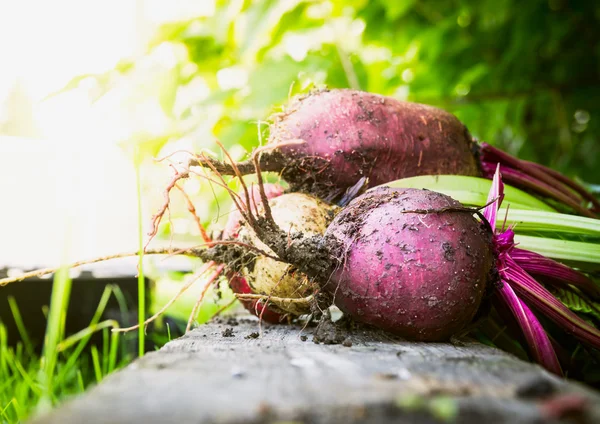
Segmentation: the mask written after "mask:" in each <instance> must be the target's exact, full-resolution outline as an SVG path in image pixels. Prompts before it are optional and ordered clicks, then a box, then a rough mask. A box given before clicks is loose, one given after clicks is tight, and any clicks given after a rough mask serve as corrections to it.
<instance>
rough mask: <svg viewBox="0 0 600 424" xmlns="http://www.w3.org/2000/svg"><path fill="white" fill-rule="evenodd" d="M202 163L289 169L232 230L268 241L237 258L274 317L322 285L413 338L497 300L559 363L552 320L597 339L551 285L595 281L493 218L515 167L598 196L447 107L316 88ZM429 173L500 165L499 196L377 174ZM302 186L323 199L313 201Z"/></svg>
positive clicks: (551, 190)
mask: <svg viewBox="0 0 600 424" xmlns="http://www.w3.org/2000/svg"><path fill="white" fill-rule="evenodd" d="M191 165H202V166H206V167H210V168H211V169H212V170H213V171H214V172H216V173H217V174H219V175H222V174H230V175H235V176H238V177H242V176H243V175H244V174H250V173H253V172H256V173H258V174H259V175H260V172H262V171H271V172H278V173H280V175H281V176H282V177H283V178H284V179H285V180H286V182H287V183H288V184H289V187H290V188H289V189H288V193H289V194H283V195H281V194H280V193H277V195H276V196H270V195H269V194H268V193H265V194H264V195H260V196H259V195H257V193H256V192H254V191H253V193H254V194H253V199H252V203H251V204H250V206H249V207H248V204H249V203H246V204H243V203H244V202H237V204H236V208H237V210H238V211H240V214H239V215H237V216H236V217H235V218H234V220H237V221H238V225H239V226H240V227H239V232H238V233H236V234H235V235H234V236H235V237H236V239H237V240H240V241H241V242H243V243H244V244H246V245H249V246H250V245H251V246H254V247H258V249H259V251H256V250H255V252H254V253H255V254H254V259H252V260H247V261H246V262H244V263H243V264H241V265H240V264H237V265H236V266H235V267H233V268H235V272H236V273H237V277H235V278H233V279H232V280H231V281H232V284H231V286H232V288H233V289H234V291H236V292H237V293H239V297H240V298H241V299H243V301H244V304H245V306H246V307H247V308H248V309H249V310H251V311H252V312H254V313H256V314H258V315H262V317H263V318H265V317H267V316H268V317H269V318H268V320H270V321H278V320H279V321H280V320H281V317H282V316H285V315H287V316H288V317H294V316H298V315H300V314H303V313H308V312H309V311H310V310H311V307H310V303H311V302H314V301H315V298H316V296H320V297H321V298H323V297H324V296H325V297H327V298H328V299H330V301H331V302H333V303H335V304H336V305H337V306H338V307H339V308H340V309H341V310H342V311H343V312H344V313H345V314H347V315H350V316H352V317H353V318H354V319H355V320H356V321H361V322H364V323H367V324H371V325H374V326H377V327H379V328H382V329H385V330H387V331H390V332H393V333H396V334H399V335H401V336H404V337H406V338H407V339H412V340H424V341H429V340H446V339H448V338H450V337H451V336H452V335H454V334H457V333H459V332H460V331H463V330H464V329H465V328H466V327H467V326H468V325H469V324H470V323H471V321H472V320H473V318H474V317H475V316H476V315H478V312H479V314H481V313H482V311H483V309H481V308H482V305H485V304H488V303H492V304H493V305H494V309H495V310H497V313H498V314H500V315H502V316H503V317H504V318H505V319H506V320H507V325H510V326H512V327H513V329H515V332H514V334H517V336H516V337H517V338H520V339H521V340H522V341H523V343H524V344H525V345H526V346H527V349H528V351H529V352H530V355H531V357H532V358H533V359H535V360H536V361H538V362H539V363H541V364H543V365H544V366H545V367H547V368H548V369H550V370H552V371H553V372H556V373H559V374H560V373H561V372H562V371H561V370H562V367H561V364H560V361H559V359H558V356H557V354H556V352H555V349H554V346H553V343H554V345H556V342H553V339H552V336H551V335H549V334H548V333H547V331H546V328H545V326H544V325H545V324H543V323H545V322H546V321H549V322H553V323H554V324H553V325H554V326H556V327H558V328H559V329H561V331H563V332H565V333H568V334H570V335H572V336H573V337H575V338H577V339H578V340H580V341H581V342H582V343H584V344H585V345H586V346H589V347H591V348H593V349H595V348H599V347H600V333H599V332H598V330H597V329H596V328H595V326H594V325H592V324H590V323H589V322H587V321H585V320H583V319H581V318H580V317H579V316H578V315H577V314H576V313H574V312H572V311H571V310H569V308H567V307H566V306H565V305H564V304H563V303H561V301H560V300H559V299H558V298H557V297H556V296H555V295H554V294H553V292H552V291H550V290H549V289H548V288H560V289H562V290H566V291H572V292H573V293H575V294H576V295H577V296H582V298H585V299H597V298H598V297H599V294H600V290H599V289H598V287H597V285H596V283H595V282H594V281H593V280H592V279H591V278H590V277H589V276H587V275H585V274H583V273H581V272H579V271H576V270H574V269H573V268H570V267H569V266H567V265H565V264H561V263H559V262H556V261H554V260H552V259H550V258H547V257H545V256H543V255H540V254H537V253H535V252H533V251H529V250H525V249H520V248H519V247H517V244H516V243H515V242H514V228H512V227H510V228H501V229H498V228H497V227H496V220H497V214H498V209H499V207H500V205H501V202H502V199H503V197H504V194H503V187H504V186H503V183H502V178H501V176H502V177H504V176H505V175H506V176H507V177H504V178H505V179H506V180H508V181H510V183H511V184H512V185H516V186H519V187H521V188H523V189H525V190H527V191H529V192H530V193H532V194H533V195H534V196H536V197H538V198H540V199H550V200H551V202H552V204H553V205H555V204H557V202H560V203H562V205H563V206H564V207H565V208H566V209H568V210H570V211H571V212H572V213H577V214H581V215H585V216H588V217H593V216H595V214H596V212H597V210H598V202H597V201H596V200H595V199H594V198H593V196H591V195H590V194H589V193H588V192H586V191H585V190H584V189H583V188H582V187H580V186H579V185H578V184H576V183H574V182H572V181H571V180H569V179H568V178H566V177H564V176H562V175H560V174H558V173H556V172H555V171H552V170H550V169H547V168H545V167H542V166H540V165H536V164H531V163H528V162H524V161H521V160H519V159H516V158H514V157H512V156H510V155H507V154H506V153H503V152H501V151H499V150H497V149H495V148H493V147H491V146H489V145H487V144H485V143H482V144H478V143H476V142H475V141H474V140H473V139H472V138H471V136H470V134H469V132H468V131H467V129H466V128H465V127H464V125H462V123H460V121H458V120H457V119H456V118H455V117H454V116H452V115H450V114H448V113H447V112H444V111H441V110H439V109H436V108H432V107H429V106H424V105H417V104H412V103H407V102H400V101H397V100H395V99H390V98H386V97H382V96H378V95H374V94H370V93H362V92H356V91H350V90H334V91H318V92H316V93H312V94H310V95H308V96H306V97H303V98H300V99H298V100H295V101H294V102H292V104H291V106H290V107H289V108H288V109H287V110H286V111H285V112H284V113H283V114H279V115H277V116H276V117H275V118H274V122H273V124H272V126H271V128H270V139H269V144H268V145H267V146H266V147H264V148H261V149H259V150H257V152H255V154H254V155H253V157H252V159H251V160H248V161H247V162H241V163H231V162H220V161H217V160H215V159H213V158H209V157H206V156H201V157H200V156H199V157H197V158H195V159H194V160H193V161H192V163H191ZM492 166H494V169H495V171H494V172H492V171H491V169H492ZM428 174H436V175H437V174H462V175H470V176H484V177H489V178H494V182H493V186H492V188H493V189H492V191H491V192H490V197H489V199H488V205H487V206H486V207H485V208H484V209H483V212H481V211H479V210H476V209H473V208H468V207H465V206H463V205H461V204H460V203H459V202H457V201H455V200H453V199H452V198H450V197H448V196H446V195H443V194H441V193H436V192H432V191H429V190H419V189H413V188H399V187H395V188H391V187H377V186H378V185H380V184H384V183H387V182H389V181H392V180H396V179H399V178H403V177H407V176H414V175H428ZM370 187H375V188H373V189H371V190H368V191H367V192H366V193H364V194H360V193H361V192H364V191H365V190H366V189H368V188H370ZM257 189H258V190H259V193H260V185H259V186H258V187H257ZM253 190H255V188H253ZM298 192H302V193H304V194H302V196H303V199H314V200H309V201H308V203H310V204H311V206H310V207H307V206H306V205H304V204H303V201H302V202H301V201H299V198H298V197H297V196H298V195H297V194H295V193H298ZM294 196H296V197H294ZM302 196H301V197H302ZM256 198H260V199H259V200H258V201H256ZM267 198H270V199H269V200H268V201H265V200H266V199H267ZM318 199H321V200H318ZM352 199H353V200H352ZM332 202H334V203H335V202H337V203H338V204H340V205H342V206H343V207H342V208H336V207H335V206H334V205H332V204H331V203H332ZM294 209H296V210H294ZM300 210H302V211H301V212H299V211H300ZM280 214H283V215H286V216H287V217H282V215H280ZM315 221H319V222H320V223H319V225H315ZM226 234H227V232H226ZM239 248H240V246H236V249H239ZM209 250H210V249H209ZM261 253H264V254H265V255H266V256H265V255H261ZM196 254H197V255H198V256H210V257H213V258H214V257H217V258H218V257H219V255H220V254H221V253H217V252H212V253H208V251H204V252H202V253H200V252H196ZM211 255H212V256H211ZM215 255H216V256H215ZM240 281H243V282H244V284H240ZM548 284H550V285H551V287H550V286H548ZM294 285H296V286H294ZM547 287H548V288H547ZM267 313H268V314H269V315H265V314H267ZM509 321H510V322H509Z"/></svg>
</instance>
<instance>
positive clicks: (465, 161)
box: [208, 90, 600, 217]
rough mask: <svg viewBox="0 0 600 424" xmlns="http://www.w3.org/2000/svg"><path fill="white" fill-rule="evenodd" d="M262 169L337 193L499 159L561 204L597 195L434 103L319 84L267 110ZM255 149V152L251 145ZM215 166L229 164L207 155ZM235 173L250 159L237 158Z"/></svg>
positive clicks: (588, 211)
mask: <svg viewBox="0 0 600 424" xmlns="http://www.w3.org/2000/svg"><path fill="white" fill-rule="evenodd" d="M271 120H272V125H271V126H270V128H269V130H270V135H269V143H268V144H267V145H266V146H263V147H262V148H260V149H259V150H257V152H260V155H259V163H260V168H261V169H262V170H263V171H273V172H279V173H281V175H282V176H283V177H284V178H285V180H286V181H287V182H288V183H289V184H290V188H291V190H292V191H302V192H306V193H311V194H314V195H316V196H318V197H320V198H323V199H325V200H327V201H334V200H337V199H339V196H341V195H342V194H343V193H344V191H346V190H347V189H348V188H350V187H352V186H354V185H355V184H356V183H357V182H358V181H359V180H360V179H361V178H366V179H367V185H368V187H374V186H377V185H381V184H385V183H387V182H390V181H394V180H398V179H401V178H407V177H413V176H418V175H441V174H455V175H467V176H483V177H485V178H492V176H493V173H494V171H495V169H496V165H497V164H498V163H500V164H501V171H502V172H503V174H504V175H505V178H506V181H507V182H510V184H512V185H514V186H516V187H519V188H522V189H524V190H526V191H528V192H530V193H533V194H536V195H538V196H541V197H543V198H548V199H553V200H555V201H556V202H558V204H560V205H564V206H566V208H567V211H573V212H575V213H578V214H580V215H584V216H590V217H596V213H597V212H598V211H600V202H599V201H598V200H597V199H595V197H594V196H592V195H591V194H590V193H589V192H588V191H587V190H586V189H585V188H584V187H581V186H580V185H579V184H577V183H575V182H574V181H572V180H570V179H569V178H567V177H565V176H563V175H561V174H559V173H558V172H556V171H553V170H551V169H549V168H546V167H543V166H541V165H538V164H534V163H531V162H527V161H523V160H520V159H517V158H515V157H513V156H511V155H508V154H506V153H504V152H502V151H500V150H499V149H496V148H494V147H492V146H490V145H488V144H486V143H481V144H479V143H477V142H476V141H475V140H474V139H473V138H472V137H471V135H470V133H469V131H468V130H467V128H466V127H465V125H463V123H461V122H460V121H459V120H458V119H457V118H456V117H455V116H454V115H452V114H450V113H448V112H446V111H444V110H442V109H438V108H436V107H432V106H427V105H423V104H418V103H411V102H404V101H400V100H397V99H394V98H391V97H384V96H381V95H377V94H372V93H366V92H362V91H355V90H318V91H313V92H312V93H310V94H308V95H306V96H302V97H299V98H296V99H295V100H293V101H292V102H291V103H290V104H289V105H288V106H287V107H286V109H285V111H284V112H283V113H278V114H275V115H273V116H272V117H271ZM257 152H255V153H257ZM208 161H210V162H212V163H211V165H212V166H214V168H215V169H216V170H217V171H218V172H220V173H222V174H229V175H233V174H234V171H233V168H232V167H231V166H230V165H229V164H225V163H222V162H219V161H216V160H212V159H208ZM237 167H238V169H239V171H240V172H241V173H242V174H248V173H252V172H254V170H255V164H254V161H253V160H250V161H245V162H242V163H239V164H237Z"/></svg>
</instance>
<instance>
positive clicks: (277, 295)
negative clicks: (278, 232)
mask: <svg viewBox="0 0 600 424" xmlns="http://www.w3.org/2000/svg"><path fill="white" fill-rule="evenodd" d="M269 206H270V208H271V212H272V215H273V219H274V221H275V224H276V225H277V226H278V227H279V228H281V229H282V230H283V231H285V232H286V233H287V234H289V235H290V238H289V240H287V243H289V244H291V243H293V242H294V240H293V239H292V238H291V234H294V235H296V236H297V235H298V234H302V236H303V237H310V236H315V235H322V234H323V233H324V232H325V230H326V229H327V226H328V225H329V223H330V222H331V220H332V219H333V216H334V213H335V211H336V209H337V208H336V207H335V206H330V205H328V204H326V203H325V202H323V201H321V200H319V199H318V198H316V197H313V196H310V195H307V194H303V193H288V194H283V195H281V196H278V197H276V198H273V199H271V200H269ZM239 239H240V240H241V241H244V242H246V243H248V244H251V245H253V246H256V247H258V248H259V249H261V250H264V251H266V252H267V253H273V252H272V251H271V249H269V247H267V246H266V245H265V244H264V243H263V242H262V241H261V240H260V238H259V237H257V235H256V233H255V232H254V231H253V230H252V229H251V228H250V227H249V226H248V225H242V227H241V229H240V230H239ZM252 265H253V266H252V267H251V269H248V268H246V269H245V270H244V271H243V274H242V275H243V276H244V278H245V279H246V280H247V281H248V284H249V285H250V287H251V288H252V291H253V292H255V293H257V294H263V295H265V296H268V297H270V298H271V299H270V303H271V304H273V305H275V307H276V308H277V309H278V310H281V311H283V312H285V313H291V314H293V315H302V314H305V313H308V312H309V311H310V302H309V301H306V300H305V299H307V298H309V297H310V296H311V295H312V294H313V292H314V291H315V289H316V288H317V286H316V285H315V283H314V281H313V280H312V279H310V278H308V277H307V276H306V275H305V274H304V273H302V272H300V271H298V270H297V269H296V267H295V266H293V265H291V264H288V263H285V262H281V261H276V260H275V259H272V258H268V257H266V256H257V258H256V260H255V261H254V263H253V264H252Z"/></svg>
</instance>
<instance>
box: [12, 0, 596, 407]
mask: <svg viewBox="0 0 600 424" xmlns="http://www.w3.org/2000/svg"><path fill="white" fill-rule="evenodd" d="M599 28H600V4H599V3H598V2H593V1H589V0H571V1H567V0H528V1H525V2H523V1H517V0H478V1H475V0H437V1H427V2H426V1H422V0H402V1H389V0H370V1H368V0H348V1H341V0H257V1H250V0H233V1H217V0H177V1H169V2H166V1H160V0H104V1H92V0H88V1H81V0H79V1H77V0H53V1H50V2H44V1H37V0H21V1H18V2H16V1H15V2H11V1H8V0H0V53H1V55H0V57H1V60H0V194H1V195H2V201H1V204H2V206H3V207H2V208H0V240H1V241H0V268H2V267H7V268H11V267H13V268H14V267H21V268H26V267H35V266H44V265H56V264H58V263H60V262H61V261H62V262H65V261H69V260H75V259H82V258H89V257H93V256H97V255H104V254H110V253H115V252H121V251H127V250H135V249H136V248H137V246H138V236H139V228H138V224H139V219H138V203H137V202H138V189H137V188H136V165H137V166H138V169H139V173H140V180H141V189H140V192H141V199H142V205H141V209H142V211H141V212H142V222H143V226H144V232H146V231H147V230H148V228H147V227H148V224H149V222H150V216H151V215H152V213H154V212H156V210H157V209H158V207H159V206H160V204H161V203H162V201H163V197H162V196H163V194H162V190H163V189H164V187H165V185H166V184H167V182H168V180H169V178H170V176H171V175H172V172H173V171H172V169H171V168H170V167H169V166H168V164H167V163H166V162H161V163H158V162H156V161H155V160H154V158H156V157H164V156H166V155H169V154H171V153H174V152H180V153H178V154H177V155H176V157H181V158H185V154H184V153H182V151H194V152H199V151H201V150H209V151H213V152H216V153H217V154H220V152H219V149H218V147H217V145H216V144H215V141H216V140H220V141H221V142H222V143H223V144H224V145H225V146H226V147H227V148H228V150H229V151H230V152H231V153H232V155H233V156H234V157H235V158H238V159H241V158H243V157H245V155H246V154H247V153H248V152H249V151H250V150H251V149H252V148H253V147H255V146H257V145H259V144H260V143H261V142H262V140H264V139H266V137H267V136H268V133H267V130H268V128H267V125H266V124H265V122H266V121H267V120H268V117H269V115H270V114H272V113H276V112H278V111H281V107H282V105H284V104H285V103H286V102H287V100H288V99H289V97H290V96H293V95H295V94H299V93H304V92H306V91H308V90H310V89H311V88H315V87H322V86H328V87H351V88H355V89H361V90H366V91H371V92H375V93H380V94H384V95H389V96H394V97H397V98H399V99H405V100H411V101H416V102H421V103H428V104H432V105H436V106H439V107H442V108H444V109H446V110H448V111H451V112H452V113H454V114H456V115H457V116H458V117H459V119H460V120H462V121H463V122H464V123H465V124H466V125H467V127H468V128H469V130H470V131H471V133H472V134H473V135H474V136H475V137H477V138H478V139H480V140H485V141H487V142H489V143H491V144H494V145H497V146H499V147H501V148H502V149H504V150H506V151H508V152H510V153H512V154H515V155H518V156H519V157H521V158H524V159H530V160H534V161H537V162H540V163H543V164H546V165H549V166H551V167H553V168H556V169H557V170H559V171H561V172H563V173H565V174H567V175H569V176H571V177H573V178H576V179H578V180H580V181H583V182H586V183H588V184H591V187H592V188H594V187H597V186H596V185H598V184H600V172H599V171H598V166H599V162H600V143H599V137H600V30H599ZM184 188H185V190H186V191H187V193H188V194H189V195H190V196H191V197H192V199H193V200H194V202H195V206H196V209H197V212H198V214H199V216H200V217H201V219H202V221H203V222H204V224H205V225H207V226H209V227H213V228H218V223H216V221H219V220H222V218H223V216H224V215H225V212H226V211H227V210H228V208H229V206H228V205H229V204H228V202H227V196H226V193H224V192H223V191H219V190H216V189H215V190H214V191H213V190H212V188H211V187H209V186H208V185H207V184H201V183H200V182H199V181H195V180H189V181H187V182H186V183H185V185H184ZM172 201H173V204H172V207H171V209H170V212H171V215H172V217H171V220H170V221H169V220H164V222H163V223H162V225H161V228H160V232H159V237H158V239H157V241H156V242H157V243H158V244H160V243H161V240H162V243H163V244H164V243H169V242H170V241H171V240H174V241H175V242H179V243H194V242H196V243H197V242H198V240H199V238H198V236H199V233H198V229H197V227H196V226H195V225H194V222H193V220H192V219H190V217H189V214H188V212H187V210H186V206H185V203H184V199H183V198H182V197H181V196H180V195H179V193H176V192H175V193H173V195H172ZM186 266H188V265H187V264H184V265H183V268H185V267H186ZM189 266H191V265H189ZM130 269H132V268H131V267H130ZM130 272H131V273H132V274H134V273H135V269H132V270H131V271H130ZM178 278H179V277H178ZM168 281H172V279H171V280H168ZM164 284H167V285H168V282H167V283H164ZM162 287H166V286H165V285H163V286H162ZM175 287H177V285H176V286H175ZM175 289H176V288H173V287H171V288H168V289H165V294H164V296H167V294H170V293H173V290H175ZM193 296H197V292H196V294H194V295H192V297H193ZM166 298H167V297H164V299H166ZM215 299H216V298H215ZM161 301H162V303H164V301H163V300H160V301H157V302H158V303H157V304H160V303H161ZM217 301H218V299H217ZM192 303H193V301H192ZM189 307H191V306H189V305H188V309H189ZM215 308H216V306H213V311H214V310H215ZM184 309H185V308H184ZM180 315H181V316H182V317H183V316H184V315H185V314H184V313H183V312H181V313H180ZM209 315H210V314H208V315H206V316H209ZM2 407H3V405H2V404H0V409H1V408H2Z"/></svg>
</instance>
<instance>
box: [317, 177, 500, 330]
mask: <svg viewBox="0 0 600 424" xmlns="http://www.w3.org/2000/svg"><path fill="white" fill-rule="evenodd" d="M452 207H453V208H457V211H446V212H431V213H414V212H413V213H403V211H410V210H424V209H437V210H442V209H444V208H452ZM459 208H461V204H460V203H458V202H456V201H455V200H453V199H451V198H450V197H448V196H445V195H443V194H440V193H436V192H432V191H427V190H416V189H393V188H388V187H382V188H378V189H375V190H373V191H371V192H368V193H367V194H365V195H363V196H360V197H359V198H357V199H355V200H354V201H352V202H351V203H350V204H349V205H348V206H347V207H346V208H344V209H343V211H342V212H340V213H339V214H338V215H337V216H336V218H335V219H334V221H333V222H332V223H331V225H330V226H329V228H328V229H327V232H326V235H325V236H326V237H327V238H328V243H333V244H334V245H336V244H337V245H339V247H338V252H345V253H343V254H340V256H341V265H340V266H339V267H338V268H337V269H336V270H335V272H334V273H333V274H332V276H331V279H330V281H329V283H328V284H327V286H326V288H327V289H328V291H330V292H331V293H332V295H333V296H334V302H335V304H336V305H337V306H338V307H339V308H340V309H341V310H342V311H344V312H345V313H347V314H350V315H351V316H352V317H354V318H355V319H356V320H358V321H362V322H365V323H368V324H372V325H375V326H377V327H379V328H382V329H385V330H388V331H390V332H393V333H396V334H398V335H400V336H403V337H406V338H407V339H410V340H427V341H435V340H446V339H448V338H449V337H450V336H452V335H453V334H456V333H457V332H458V331H460V330H461V329H462V328H464V327H465V325H467V324H468V323H469V322H471V320H472V319H473V317H474V316H475V313H476V312H477V310H478V308H479V306H480V304H481V301H482V298H483V295H484V292H485V290H486V287H487V286H488V281H489V279H490V271H491V269H492V265H493V257H494V255H493V248H492V237H491V232H490V231H489V230H488V229H486V228H485V227H484V226H482V225H481V224H480V223H479V222H478V221H477V220H476V219H475V218H474V217H473V216H472V214H469V213H465V212H464V211H460V209H459Z"/></svg>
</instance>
